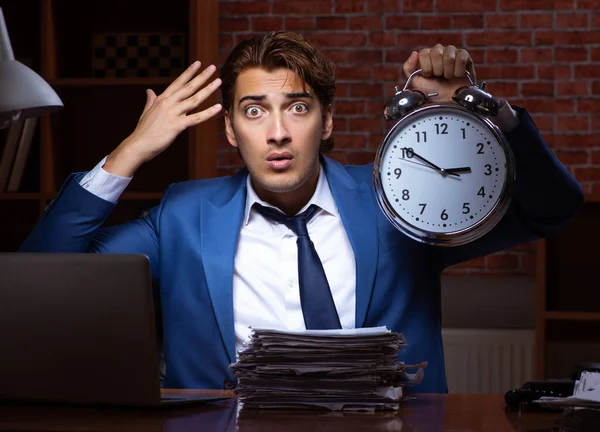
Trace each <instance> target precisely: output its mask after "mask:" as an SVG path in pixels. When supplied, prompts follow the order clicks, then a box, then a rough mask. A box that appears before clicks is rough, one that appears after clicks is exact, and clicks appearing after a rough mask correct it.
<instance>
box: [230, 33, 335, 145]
mask: <svg viewBox="0 0 600 432" xmlns="http://www.w3.org/2000/svg"><path fill="white" fill-rule="evenodd" d="M254 67H257V68H262V69H265V70H266V71H269V72H271V71H274V70H277V69H289V70H291V71H293V72H295V73H296V74H298V76H299V77H300V78H301V79H302V81H304V83H306V84H308V85H309V86H310V87H311V88H312V89H313V91H314V93H315V95H316V97H317V98H318V100H319V103H320V105H321V111H322V113H323V118H325V112H326V109H327V107H328V106H329V105H332V103H333V96H334V94H335V65H334V64H333V62H332V61H331V59H329V58H328V57H326V56H325V55H324V54H323V53H322V52H321V51H319V50H318V49H316V48H315V47H313V45H311V44H310V43H309V42H308V41H306V40H305V39H304V38H303V37H302V36H301V35H299V34H297V33H292V32H285V31H279V32H271V33H269V34H267V35H265V36H264V37H262V38H260V39H259V38H252V39H246V40H243V41H242V42H240V43H239V44H238V45H237V46H236V47H235V48H234V49H233V50H232V51H231V54H229V57H228V58H227V60H226V61H225V64H224V65H223V68H222V70H221V80H222V81H223V82H222V84H221V92H222V95H223V108H224V109H225V111H227V112H228V113H229V115H230V116H232V114H233V112H232V109H231V108H232V107H231V105H232V103H233V97H234V93H235V83H236V81H237V78H238V76H239V75H240V73H242V72H243V71H244V70H246V69H249V68H254ZM232 119H233V117H232ZM332 148H333V138H332V137H329V139H327V140H325V141H321V146H320V151H321V152H327V151H329V150H331V149H332Z"/></svg>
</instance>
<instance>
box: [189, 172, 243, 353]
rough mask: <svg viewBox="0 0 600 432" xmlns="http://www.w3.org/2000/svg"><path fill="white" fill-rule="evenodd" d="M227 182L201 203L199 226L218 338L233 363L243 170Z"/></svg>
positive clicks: (205, 271)
mask: <svg viewBox="0 0 600 432" xmlns="http://www.w3.org/2000/svg"><path fill="white" fill-rule="evenodd" d="M227 186H228V188H227V187H225V188H224V190H220V191H219V192H218V193H217V194H215V195H214V196H213V197H212V198H211V199H210V200H209V202H208V203H207V204H206V205H204V206H202V214H201V221H200V224H201V227H200V228H201V236H202V238H201V240H202V257H203V260H204V273H205V275H206V283H207V286H208V291H209V293H210V298H211V301H212V306H213V310H214V313H215V317H216V319H217V323H218V325H219V330H220V332H221V339H222V341H223V344H224V345H225V349H226V350H227V355H228V356H229V360H230V362H231V363H233V362H235V329H234V322H233V319H234V317H233V265H234V260H235V251H236V248H237V241H238V237H239V233H240V226H241V223H242V218H243V215H244V206H245V203H246V173H245V172H242V173H238V174H236V175H235V176H233V177H232V178H231V182H230V183H229V184H228V185H227Z"/></svg>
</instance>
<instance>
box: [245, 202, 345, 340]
mask: <svg viewBox="0 0 600 432" xmlns="http://www.w3.org/2000/svg"><path fill="white" fill-rule="evenodd" d="M254 207H255V208H256V210H257V211H258V212H259V213H260V214H262V215H263V216H264V217H265V218H267V219H269V220H271V221H273V222H278V223H282V224H285V225H286V226H287V227H288V228H289V229H291V230H292V231H294V233H295V234H296V235H297V236H298V240H296V244H297V245H298V279H299V282H300V303H301V305H302V314H303V315H304V323H305V324H306V328H307V329H312V330H314V329H317V330H322V329H340V328H342V326H341V324H340V319H339V317H338V314H337V311H336V309H335V303H334V302H333V297H332V295H331V290H330V289H329V283H327V276H325V271H324V270H323V264H322V263H321V260H320V259H319V255H318V254H317V251H316V250H315V246H314V244H313V242H312V241H311V240H310V237H309V236H308V229H307V228H306V223H307V222H308V221H309V219H310V218H311V217H312V216H313V215H314V214H315V212H316V211H317V210H318V209H319V207H317V206H315V205H311V206H310V207H309V208H308V210H306V211H305V212H303V213H300V214H299V215H297V216H287V215H285V214H283V213H281V212H279V211H277V210H275V209H272V208H270V207H263V206H261V205H260V204H254Z"/></svg>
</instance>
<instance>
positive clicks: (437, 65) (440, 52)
mask: <svg viewBox="0 0 600 432" xmlns="http://www.w3.org/2000/svg"><path fill="white" fill-rule="evenodd" d="M429 56H430V57H431V68H432V73H433V75H434V76H436V77H441V76H443V75H444V47H443V46H442V45H440V44H437V45H435V46H434V47H433V48H431V50H430V51H429Z"/></svg>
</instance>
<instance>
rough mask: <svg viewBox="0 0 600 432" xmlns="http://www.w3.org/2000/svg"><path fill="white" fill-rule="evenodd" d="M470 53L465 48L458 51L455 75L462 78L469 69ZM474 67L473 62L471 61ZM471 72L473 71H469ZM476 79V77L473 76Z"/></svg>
mask: <svg viewBox="0 0 600 432" xmlns="http://www.w3.org/2000/svg"><path fill="white" fill-rule="evenodd" d="M470 59H471V58H470V57H469V53H468V52H467V51H465V50H462V49H461V50H458V51H457V52H456V61H455V62H454V76H455V77H458V78H462V77H463V76H465V71H466V70H467V62H468V61H470ZM471 68H472V62H471ZM469 73H471V71H469ZM471 75H473V74H471ZM472 78H473V79H475V77H474V76H473V77H472Z"/></svg>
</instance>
